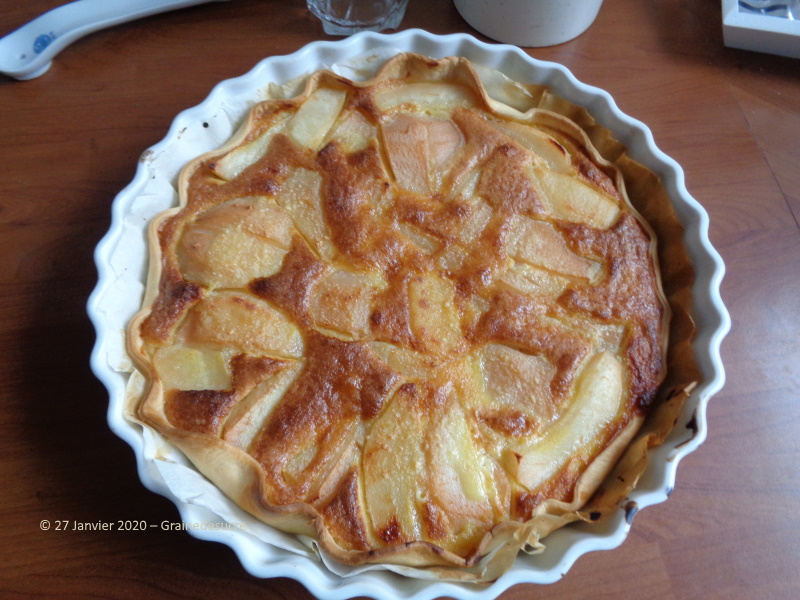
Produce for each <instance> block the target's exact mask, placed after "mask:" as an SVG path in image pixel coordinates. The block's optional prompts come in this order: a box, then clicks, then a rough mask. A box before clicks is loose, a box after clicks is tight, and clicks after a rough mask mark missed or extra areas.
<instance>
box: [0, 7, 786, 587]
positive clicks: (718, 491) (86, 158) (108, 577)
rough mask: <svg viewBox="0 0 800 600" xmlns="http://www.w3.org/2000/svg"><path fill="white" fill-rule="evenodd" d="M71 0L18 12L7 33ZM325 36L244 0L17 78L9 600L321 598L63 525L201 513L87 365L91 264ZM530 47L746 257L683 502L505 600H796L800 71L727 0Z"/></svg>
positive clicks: (4, 322) (729, 278)
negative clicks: (210, 134)
mask: <svg viewBox="0 0 800 600" xmlns="http://www.w3.org/2000/svg"><path fill="white" fill-rule="evenodd" d="M62 3H63V2H58V1H56V0H31V1H29V2H3V3H1V4H0V34H5V33H8V32H10V31H12V30H13V29H16V28H17V27H19V26H20V25H22V24H23V23H25V22H26V21H28V20H30V19H32V18H33V17H35V16H36V15H38V14H40V13H41V12H44V11H45V10H47V9H49V8H52V7H54V6H57V5H59V4H62ZM412 27H418V28H422V29H426V30H428V31H430V32H432V33H437V34H444V33H451V32H468V33H475V32H474V30H472V29H471V28H470V27H469V26H468V25H467V24H466V23H465V22H464V21H463V20H462V19H461V17H460V16H459V15H458V13H457V12H456V10H455V9H454V7H453V5H452V2H451V1H450V0H424V1H423V0H411V4H410V7H409V9H408V13H407V15H406V18H405V20H404V21H403V24H402V28H404V29H405V28H412ZM478 37H479V38H480V37H481V36H478ZM316 39H330V38H327V37H326V36H324V35H323V34H322V32H321V28H320V26H319V24H318V23H317V22H316V21H315V20H314V19H313V18H312V17H311V16H310V15H309V14H308V12H307V11H306V9H305V6H304V3H303V2H302V1H301V0H292V1H283V2H281V1H277V0H233V1H231V2H224V3H212V4H208V5H203V6H200V7H195V8H190V9H184V10H180V11H175V12H172V13H167V14H163V15H159V16H154V17H150V18H147V19H143V20H140V21H137V22H133V23H129V24H125V25H121V26H118V27H115V28H112V29H108V30H105V31H101V32H98V33H95V34H92V35H91V36H88V37H86V38H84V39H82V40H80V41H78V42H77V43H75V44H74V45H72V46H70V47H69V48H68V49H66V50H65V51H64V52H63V53H62V54H60V55H59V56H58V57H57V58H56V60H55V63H54V65H53V67H52V69H51V70H50V71H49V72H48V73H46V74H45V75H44V76H42V77H41V78H39V79H35V80H32V81H28V82H17V81H14V80H12V79H9V78H3V77H2V76H0V136H1V137H0V448H2V461H1V462H0V481H2V492H0V528H2V531H0V597H2V598H10V599H13V598H59V599H61V598H75V599H78V598H80V599H83V598H102V599H114V600H122V599H139V598H154V599H167V598H196V599H209V600H211V599H213V600H218V599H220V598H231V599H238V598H265V599H275V600H277V599H286V598H291V599H294V598H299V599H303V598H310V597H311V596H310V594H309V593H308V592H307V591H306V590H305V589H304V588H303V587H302V586H301V585H300V584H298V583H296V582H295V581H293V580H290V579H283V578H277V579H267V580H259V579H256V578H254V577H251V576H250V575H248V574H247V573H246V572H245V571H244V569H243V568H242V566H241V565H240V563H239V562H238V560H237V559H236V557H235V555H234V554H233V552H232V551H231V550H230V549H228V548H227V547H225V546H222V545H218V544H215V543H210V542H203V541H199V540H196V539H194V538H192V537H190V536H189V535H188V534H186V533H183V532H168V531H161V530H159V529H148V530H147V531H143V532H128V533H123V532H113V533H111V532H81V531H54V530H52V529H51V530H49V531H43V530H41V528H40V521H41V520H43V519H47V520H49V521H51V522H52V523H54V522H56V521H58V520H70V521H86V522H98V521H101V522H116V521H117V520H120V519H137V520H145V521H147V522H150V523H159V522H161V521H163V520H165V519H166V520H177V519H178V514H177V511H176V509H175V507H174V506H173V505H172V504H171V503H170V502H169V501H167V500H165V499H163V498H161V497H160V496H158V495H155V494H153V493H151V492H149V491H148V490H146V489H145V488H144V487H143V486H142V484H141V483H140V482H139V479H138V476H137V473H136V465H135V462H134V456H133V452H132V451H131V450H130V448H129V447H128V446H127V445H126V444H125V443H124V442H123V441H121V440H120V439H118V438H117V437H115V435H114V434H113V433H111V431H110V430H109V428H108V426H107V424H106V416H105V413H106V409H107V400H108V397H107V393H106V391H105V389H104V388H103V386H102V385H101V384H100V383H99V382H98V381H97V380H96V379H95V378H94V377H93V375H92V373H91V371H90V369H89V362H88V357H89V353H90V351H91V347H92V344H93V342H94V332H93V329H92V326H91V324H90V322H89V320H88V318H87V316H86V312H85V305H86V301H87V298H88V296H89V294H90V292H91V290H92V288H93V287H94V285H95V283H96V280H97V273H96V270H95V266H94V264H93V259H92V253H93V250H94V247H95V245H96V244H97V242H98V241H99V240H100V238H101V237H102V236H103V235H104V233H105V232H106V231H107V229H108V227H109V224H110V206H111V201H112V200H113V198H114V196H115V195H116V194H117V192H119V191H120V190H121V189H122V188H123V187H125V186H126V185H127V184H128V183H129V182H130V180H131V179H132V177H133V174H134V171H135V169H136V165H137V160H138V158H139V156H140V155H141V153H142V152H143V151H144V150H145V149H146V148H148V147H149V146H151V145H153V144H155V143H156V142H158V141H160V140H161V139H162V138H163V137H164V135H165V134H166V132H167V130H168V128H169V126H170V123H171V122H172V119H173V118H174V116H175V115H176V114H177V113H178V112H180V111H181V110H183V109H185V108H188V107H191V106H194V105H196V104H198V103H200V102H201V101H202V100H203V99H204V98H205V97H206V96H207V95H208V94H209V92H210V90H211V89H212V87H213V86H214V85H215V84H216V83H217V82H219V81H221V80H223V79H228V78H231V77H236V76H239V75H241V74H243V73H245V72H247V71H248V70H249V69H250V68H251V67H253V66H254V65H255V64H256V63H257V62H258V61H260V60H261V59H263V58H265V57H268V56H272V55H280V54H288V53H291V52H294V51H296V50H298V49H299V48H301V47H302V46H303V45H305V44H307V43H308V42H311V41H313V40H316ZM481 39H484V38H481ZM528 52H529V53H530V54H531V55H532V56H534V57H537V58H541V59H545V60H552V61H556V62H559V63H562V64H564V65H565V66H566V67H568V68H569V69H570V70H571V71H572V72H573V73H574V74H575V76H576V77H577V78H578V79H580V80H581V81H583V82H585V83H588V84H590V85H595V86H598V87H600V88H603V89H605V90H607V91H608V92H609V93H611V95H612V96H613V97H614V99H615V100H616V102H617V104H618V105H619V107H620V108H621V109H622V110H623V111H624V112H626V113H627V114H629V115H631V116H633V117H635V118H637V119H639V120H641V121H643V122H645V123H646V124H647V125H648V126H649V127H650V128H651V130H652V132H653V135H654V137H655V140H656V142H657V144H658V145H659V147H660V148H661V149H662V150H663V151H664V152H666V153H667V154H668V155H670V156H671V157H673V158H674V159H676V160H677V161H678V162H679V163H680V164H681V165H682V167H683V168H684V170H685V174H686V185H687V187H688V189H689V191H690V193H691V194H692V195H693V196H694V197H695V198H696V199H697V200H698V201H699V202H700V203H701V204H703V206H704V207H705V208H706V209H707V211H708V212H709V214H710V217H711V230H710V237H711V240H712V242H713V243H714V245H715V246H716V248H717V249H718V250H719V251H720V253H721V254H722V256H723V258H724V260H725V262H726V265H727V275H726V277H725V280H724V282H723V286H722V295H723V299H724V300H725V302H726V304H727V306H728V308H729V310H730V312H731V315H732V318H733V328H732V331H731V334H730V335H729V336H728V338H727V339H726V341H725V343H724V344H723V348H722V355H723V361H724V363H725V366H726V369H727V373H728V380H727V384H726V386H725V388H724V390H723V391H722V392H721V393H719V394H718V395H717V396H716V397H715V398H714V399H713V400H712V402H711V404H710V407H709V412H708V422H709V435H708V439H707V441H706V442H705V444H704V445H702V446H701V447H700V449H699V450H698V451H697V452H695V453H693V454H691V455H690V456H689V457H688V458H686V459H685V460H684V461H683V462H682V463H681V465H680V468H679V471H678V479H677V487H676V489H675V491H674V493H673V494H672V496H671V497H670V499H669V500H668V501H667V502H666V503H664V504H661V505H658V506H654V507H650V508H648V509H646V510H643V511H641V512H640V513H639V514H638V515H637V517H636V519H635V520H634V523H633V529H632V532H631V534H630V535H629V537H628V539H627V540H626V542H625V543H624V544H623V545H622V546H621V547H620V548H618V549H616V550H612V551H608V552H597V553H593V554H589V555H586V556H584V557H582V558H581V559H580V560H579V561H578V562H577V564H576V565H575V566H574V567H573V568H572V570H571V571H570V572H569V573H568V574H567V576H566V577H565V578H564V579H563V580H561V581H559V582H558V583H555V584H553V585H549V586H535V585H520V586H516V587H513V588H511V589H509V590H508V591H506V592H505V593H504V594H503V595H502V599H503V600H520V599H522V598H549V599H568V598H569V599H572V598H593V599H602V598H615V599H641V598H648V599H658V600H666V599H673V598H674V599H684V598H686V599H689V598H719V599H729V598H738V599H744V600H746V599H774V598H787V599H789V598H796V597H798V590H800V569H798V564H800V535H798V531H800V441H798V440H800V397H798V396H800V277H798V267H800V228H798V216H799V215H800V61H798V60H792V59H788V58H780V57H775V56H769V55H764V54H758V53H754V52H746V51H738V50H731V49H727V48H725V47H724V45H723V43H722V33H721V11H720V2H719V1H718V0H694V1H689V0H652V1H649V2H640V1H637V0H606V2H605V4H604V6H603V8H602V10H601V12H600V15H599V17H598V19H597V21H596V22H595V24H594V25H593V26H592V27H591V29H589V31H588V32H586V33H585V34H584V35H582V36H581V37H579V38H578V39H576V40H574V41H571V42H568V43H565V44H562V45H560V46H555V47H551V48H542V49H530V50H528Z"/></svg>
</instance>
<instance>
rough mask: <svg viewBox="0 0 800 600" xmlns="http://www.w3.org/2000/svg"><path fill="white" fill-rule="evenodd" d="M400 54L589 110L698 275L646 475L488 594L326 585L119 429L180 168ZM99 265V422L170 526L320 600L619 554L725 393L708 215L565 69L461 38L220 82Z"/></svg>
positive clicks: (414, 41) (548, 579)
mask: <svg viewBox="0 0 800 600" xmlns="http://www.w3.org/2000/svg"><path fill="white" fill-rule="evenodd" d="M402 51H412V52H418V53H420V54H426V55H428V56H431V57H435V58H441V57H445V56H452V55H459V56H464V57H466V58H468V59H469V60H470V61H472V62H473V63H476V64H479V65H483V66H486V67H490V68H494V69H497V70H499V71H502V72H503V73H505V74H506V75H508V76H509V77H510V78H512V79H514V80H517V81H521V82H526V83H540V84H547V85H549V86H550V87H551V88H552V89H553V90H554V91H555V92H556V93H557V94H558V95H560V96H562V97H563V98H565V99H567V100H569V101H570V102H572V103H574V104H579V105H582V106H584V107H586V108H587V109H588V110H589V111H590V113H591V114H592V115H593V116H594V117H595V119H597V121H598V122H599V123H600V124H602V125H604V126H605V127H607V128H608V129H610V130H611V131H612V132H613V133H614V134H615V137H616V138H617V139H618V140H620V141H621V142H623V143H624V144H625V145H626V146H627V147H628V149H629V154H630V155H631V157H632V158H634V159H635V160H637V161H639V162H641V163H643V164H644V165H645V166H647V167H648V168H650V169H651V170H653V171H654V172H655V173H657V174H658V175H659V176H660V177H661V178H662V180H663V182H664V184H665V186H666V189H667V191H668V193H669V195H670V198H671V199H672V202H673V204H674V206H675V209H676V213H677V215H678V218H679V219H680V220H681V222H682V223H683V225H684V227H685V229H686V233H685V244H686V246H687V248H688V250H689V253H690V255H691V257H692V260H693V262H694V266H695V269H696V272H697V280H696V283H695V286H694V306H693V317H694V319H695V321H696V324H697V338H696V340H695V343H694V349H695V352H696V358H697V361H698V363H699V366H700V368H701V370H702V372H703V376H704V379H703V382H702V384H701V385H699V386H698V387H697V388H696V389H695V390H694V391H693V392H692V394H691V396H690V397H689V399H688V401H687V402H686V403H685V405H684V407H683V410H682V413H681V415H680V418H679V420H678V423H677V425H676V427H675V428H674V430H673V432H672V433H671V434H670V436H669V437H668V438H667V440H666V443H665V444H664V445H663V446H660V447H658V448H655V449H653V450H652V451H651V453H650V463H649V466H648V468H647V471H646V472H645V474H644V476H643V477H642V479H641V480H640V482H639V484H638V486H637V488H636V489H635V490H634V491H633V492H632V493H631V494H630V495H629V497H628V498H627V501H626V502H625V503H623V504H624V506H621V507H620V509H619V510H618V511H617V512H616V513H615V514H614V515H613V516H612V517H611V518H609V519H607V520H605V521H603V522H602V523H600V524H592V525H591V527H588V526H586V525H581V524H573V525H570V526H567V527H565V528H562V529H560V530H558V531H556V532H555V533H553V534H551V535H550V536H548V537H547V539H546V540H545V542H546V547H547V548H546V550H545V551H544V552H543V553H541V554H538V555H534V556H529V555H526V554H520V556H519V557H518V559H517V561H516V563H515V564H514V566H513V567H512V568H511V570H509V571H508V572H507V573H505V574H504V575H503V576H502V577H501V578H500V579H499V580H498V581H496V582H495V583H493V584H492V585H490V586H488V587H487V586H481V587H478V586H474V585H469V584H457V583H448V582H430V581H423V580H416V579H410V578H407V577H403V576H402V575H398V574H396V573H393V572H389V571H386V570H366V571H350V572H345V571H342V572H338V573H335V572H333V571H332V570H331V569H330V568H329V567H328V566H326V565H325V564H323V562H322V561H320V560H319V559H318V558H317V557H316V556H315V555H314V554H313V553H312V552H309V550H308V548H307V547H306V546H303V545H302V544H300V543H298V542H297V540H296V539H294V538H292V536H287V535H284V534H281V533H280V532H276V531H274V530H270V528H268V527H267V526H266V525H262V524H259V523H253V519H252V518H250V517H248V516H247V515H244V514H242V511H240V510H239V509H238V507H236V506H235V505H233V503H232V502H230V501H228V500H227V499H225V498H224V497H220V495H215V494H214V493H213V490H203V491H202V492H199V491H196V490H199V489H201V488H202V487H203V483H204V482H203V480H202V477H201V476H200V475H199V474H197V472H196V471H194V469H193V468H192V467H191V465H189V464H188V463H187V462H186V461H185V460H184V459H183V457H182V456H181V455H180V453H179V452H178V451H177V450H175V449H174V448H169V447H166V448H165V447H164V446H163V445H159V444H158V443H157V442H155V441H154V440H153V438H152V436H151V435H150V434H149V433H148V432H146V431H143V430H142V428H141V427H140V426H138V425H137V424H134V423H132V422H130V421H129V420H127V419H126V417H125V414H124V410H123V406H124V404H125V399H126V394H127V393H128V392H127V390H128V387H129V384H130V378H131V375H130V372H131V370H132V365H131V364H130V361H129V360H128V358H127V356H126V353H125V341H124V332H125V329H126V327H127V324H128V322H129V320H130V319H131V317H132V316H133V315H134V313H135V312H136V311H138V309H139V308H140V305H141V298H142V294H143V291H144V283H145V276H146V272H147V267H146V261H147V258H146V256H147V242H146V234H145V231H146V228H147V224H148V223H149V221H150V220H151V219H152V217H153V216H155V215H156V214H157V213H159V212H161V211H162V210H165V209H167V208H169V207H171V206H174V205H175V204H177V192H176V191H175V188H174V185H175V183H176V181H177V176H178V173H179V171H180V169H181V168H182V167H183V165H184V164H185V163H186V162H188V161H189V160H190V159H192V158H194V157H195V156H197V155H198V154H200V153H201V152H205V151H208V150H212V149H214V148H217V147H219V146H220V145H222V143H223V142H224V141H226V140H227V139H228V137H230V136H231V135H232V134H233V132H234V131H235V129H236V128H237V126H238V124H239V123H240V122H241V120H242V119H243V118H244V116H245V114H246V113H247V111H248V110H249V108H250V106H252V104H253V103H255V102H257V101H259V100H262V99H265V98H266V90H267V89H268V86H269V85H270V84H284V83H286V82H288V81H291V80H293V79H295V78H297V77H299V76H302V75H304V74H307V73H311V72H313V71H316V70H318V69H320V68H329V67H332V66H334V67H335V69H336V70H338V71H340V72H342V73H343V74H345V75H346V76H348V77H351V78H354V79H363V78H366V77H368V75H369V71H370V69H374V68H375V67H377V66H378V65H379V64H380V63H382V62H383V60H382V59H383V58H385V57H387V56H389V55H393V54H395V53H397V52H402ZM95 260H96V263H97V268H98V272H99V281H98V284H97V287H96V288H95V290H94V292H93V293H92V295H91V297H90V299H89V303H88V312H89V316H90V318H91V319H92V322H93V323H94V325H95V328H96V330H97V342H96V345H95V348H94V351H93V353H92V357H91V364H92V369H93V370H94V372H95V374H96V375H97V377H98V378H99V379H100V380H101V381H102V382H103V383H104V384H105V385H106V387H107V388H108V391H109V394H110V404H109V410H108V420H109V424H110V426H111V428H112V430H113V431H114V432H115V433H116V434H117V435H119V436H120V437H121V438H122V439H124V440H125V441H127V442H128V443H129V444H130V445H131V447H132V448H133V449H134V452H135V453H136V458H137V465H138V470H139V476H140V478H141V480H142V482H143V483H144V484H145V486H147V487H148V488H149V489H151V490H153V491H156V492H158V493H160V494H163V495H164V496H166V497H168V498H170V499H172V500H173V501H174V502H175V504H176V506H177V507H178V510H179V512H180V519H177V518H176V519H175V521H182V522H184V523H188V524H195V528H194V529H190V533H192V535H195V536H196V537H198V538H201V539H207V540H213V541H217V542H222V543H224V544H227V545H228V546H230V547H231V548H232V549H233V550H234V551H235V552H236V554H237V556H238V557H239V559H240V561H241V562H242V564H243V566H244V567H245V569H246V570H247V571H249V572H250V573H251V574H253V575H255V576H257V577H290V578H293V579H296V580H298V581H299V582H301V583H302V584H303V585H305V586H306V587H307V588H308V589H309V590H310V591H311V593H313V594H314V595H315V596H317V597H318V598H320V599H322V600H327V599H344V598H351V597H354V596H369V597H374V598H381V599H392V598H413V599H415V600H423V599H425V600H427V599H432V598H437V597H440V596H449V597H452V598H456V599H458V600H461V599H464V600H468V599H474V600H478V599H481V600H485V599H489V598H495V597H496V596H498V595H499V594H501V593H502V592H503V591H505V590H506V589H507V588H509V587H511V586H512V585H516V584H518V583H540V584H546V583H552V582H554V581H557V580H558V579H560V578H561V577H563V576H564V575H565V574H566V572H567V571H568V570H569V568H570V567H571V566H572V564H573V563H574V562H575V561H576V560H577V559H578V558H579V557H580V556H581V555H583V554H585V553H587V552H590V551H595V550H607V549H612V548H615V547H617V546H619V545H620V544H621V543H622V542H623V540H624V539H625V537H626V535H627V533H628V530H629V529H630V521H631V519H632V516H633V514H634V513H635V510H632V507H635V509H636V510H639V509H641V508H644V507H646V506H650V505H652V504H656V503H659V502H662V501H664V500H666V498H667V497H668V495H669V493H670V492H671V490H672V488H673V486H674V484H675V476H676V470H677V465H678V463H679V461H680V459H681V458H683V457H684V456H686V455H687V454H689V453H691V452H692V451H694V450H695V449H696V448H697V447H698V446H699V445H700V444H701V443H702V442H703V441H704V439H705V437H706V432H707V426H706V406H707V404H708V401H709V399H710V398H711V397H712V396H713V395H714V394H715V393H716V392H717V391H719V390H720V389H721V387H722V385H723V383H724V371H723V367H722V363H721V361H720V356H719V347H720V343H721V341H722V339H723V338H724V336H725V335H726V333H727V331H728V329H729V326H730V320H729V317H728V313H727V311H726V309H725V307H724V305H723V303H722V301H721V299H720V296H719V285H720V282H721V279H722V276H723V273H724V265H723V263H722V260H721V258H720V257H719V255H718V254H717V252H716V251H715V250H714V249H713V247H712V246H711V244H710V243H709V240H708V215H707V214H706V212H705V210H704V209H703V208H702V206H701V205H700V204H698V203H697V202H696V201H695V200H694V199H693V198H692V197H691V196H690V195H689V193H688V192H687V190H686V188H685V185H684V177H683V171H682V169H681V168H680V166H679V165H678V164H677V163H676V162H675V161H674V160H672V159H671V158H669V157H668V156H666V155H665V154H664V153H663V152H661V151H660V150H659V149H658V148H657V147H656V145H655V143H654V141H653V137H652V134H651V133H650V131H649V129H648V128H647V127H646V126H645V125H643V124H642V123H640V122H638V121H636V120H634V119H632V118H630V117H628V116H627V115H625V114H623V113H622V112H620V110H619V109H618V108H617V107H616V104H615V103H614V101H613V99H612V98H611V96H610V95H609V94H608V93H606V92H604V91H602V90H600V89H597V88H594V87H590V86H587V85H584V84H582V83H580V82H579V81H577V80H576V79H575V78H574V76H573V75H572V74H571V73H570V72H569V71H568V70H567V69H566V68H564V67H563V66H561V65H557V64H554V63H547V62H542V61H538V60H535V59H533V58H531V57H529V56H528V55H527V54H525V53H524V52H523V51H521V50H520V49H519V48H516V47H513V46H506V45H489V44H485V43H483V42H480V41H478V40H476V39H475V38H473V37H471V36H469V35H466V34H455V35H449V36H434V35H431V34H429V33H427V32H424V31H420V30H408V31H404V32H401V33H397V34H392V35H386V34H375V33H363V34H358V35H355V36H352V37H350V38H347V39H344V40H341V41H336V42H314V43H312V44H309V45H308V46H305V47H304V48H302V49H301V50H299V51H298V52H295V53H294V54H291V55H288V56H276V57H271V58H268V59H265V60H264V61H262V62H260V63H259V64H258V65H256V66H255V67H254V68H253V69H252V70H251V71H250V72H249V73H247V74H245V75H243V76H241V77H238V78H235V79H230V80H227V81H223V82H222V83H220V84H219V85H217V86H216V87H215V88H214V89H213V90H212V92H211V94H210V95H209V96H208V98H207V99H206V100H205V101H204V102H203V103H202V104H200V105H198V106H196V107H194V108H191V109H188V110H186V111H184V112H182V113H180V114H179V115H178V116H177V117H176V118H175V120H174V121H173V123H172V127H171V128H170V130H169V132H168V133H167V136H166V137H165V138H164V140H162V141H161V142H160V143H158V144H156V145H155V146H153V147H151V148H150V149H148V150H147V151H146V152H145V153H144V154H143V155H142V158H141V159H140V162H139V166H138V170H137V172H136V175H135V177H134V179H133V181H132V182H131V183H130V184H129V185H128V186H127V187H126V188H125V189H124V190H122V192H120V193H119V195H118V196H117V197H116V199H115V200H114V203H113V205H112V224H111V228H110V230H109V232H108V233H107V234H106V236H105V237H104V238H103V239H102V240H101V242H100V243H99V245H98V247H97V250H96V254H95ZM195 486H197V487H196V488H195ZM626 507H627V508H626ZM225 521H227V522H234V523H236V524H238V523H240V522H243V523H247V524H248V528H247V530H245V531H242V530H240V529H239V528H238V527H236V528H225V527H219V526H217V524H219V523H224V522H225ZM203 524H206V526H202V525H203Z"/></svg>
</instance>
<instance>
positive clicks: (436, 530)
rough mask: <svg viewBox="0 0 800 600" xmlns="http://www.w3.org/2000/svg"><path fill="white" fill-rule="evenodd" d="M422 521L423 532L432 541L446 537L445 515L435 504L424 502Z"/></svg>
mask: <svg viewBox="0 0 800 600" xmlns="http://www.w3.org/2000/svg"><path fill="white" fill-rule="evenodd" d="M422 519H423V523H424V524H425V532H426V533H427V535H428V538H430V539H432V540H441V539H444V538H445V537H447V535H448V533H449V531H448V527H447V514H446V513H445V512H444V511H443V510H442V509H441V508H440V507H439V506H437V505H436V504H433V503H432V502H426V503H425V504H424V505H423V511H422Z"/></svg>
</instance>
